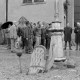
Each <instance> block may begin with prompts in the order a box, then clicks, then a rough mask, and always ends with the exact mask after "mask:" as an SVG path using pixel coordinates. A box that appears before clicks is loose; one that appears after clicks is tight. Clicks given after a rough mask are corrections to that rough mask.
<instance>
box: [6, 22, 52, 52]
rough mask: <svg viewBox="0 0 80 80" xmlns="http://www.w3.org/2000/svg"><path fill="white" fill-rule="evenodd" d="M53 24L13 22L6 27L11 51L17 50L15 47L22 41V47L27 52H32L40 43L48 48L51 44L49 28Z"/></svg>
mask: <svg viewBox="0 0 80 80" xmlns="http://www.w3.org/2000/svg"><path fill="white" fill-rule="evenodd" d="M50 27H51V24H48V23H46V22H40V21H39V22H37V23H32V22H29V21H23V22H20V21H19V22H18V24H16V22H13V25H12V26H11V25H9V27H8V28H7V29H6V32H7V33H6V34H7V35H8V36H7V44H8V48H9V49H11V52H14V51H15V47H16V45H17V41H18V43H20V47H21V48H22V49H24V50H25V52H26V53H31V51H32V50H33V48H34V47H35V46H38V45H43V46H45V47H46V49H49V46H50V34H49V33H48V29H49V28H50Z"/></svg>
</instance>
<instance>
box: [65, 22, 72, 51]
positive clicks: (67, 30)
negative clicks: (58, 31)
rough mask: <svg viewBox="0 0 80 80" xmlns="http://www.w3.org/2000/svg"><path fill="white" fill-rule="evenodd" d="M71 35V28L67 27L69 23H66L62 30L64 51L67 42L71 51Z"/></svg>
mask: <svg viewBox="0 0 80 80" xmlns="http://www.w3.org/2000/svg"><path fill="white" fill-rule="evenodd" d="M71 34H72V28H71V27H70V26H69V23H67V26H66V27H65V28H64V41H65V48H64V49H65V50H66V47H67V42H68V43H69V49H70V50H72V49H71Z"/></svg>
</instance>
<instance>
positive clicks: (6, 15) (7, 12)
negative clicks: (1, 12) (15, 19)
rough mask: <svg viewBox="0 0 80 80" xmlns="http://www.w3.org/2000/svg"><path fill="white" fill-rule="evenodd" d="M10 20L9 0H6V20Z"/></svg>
mask: <svg viewBox="0 0 80 80" xmlns="http://www.w3.org/2000/svg"><path fill="white" fill-rule="evenodd" d="M7 21H8V0H6V22H7Z"/></svg>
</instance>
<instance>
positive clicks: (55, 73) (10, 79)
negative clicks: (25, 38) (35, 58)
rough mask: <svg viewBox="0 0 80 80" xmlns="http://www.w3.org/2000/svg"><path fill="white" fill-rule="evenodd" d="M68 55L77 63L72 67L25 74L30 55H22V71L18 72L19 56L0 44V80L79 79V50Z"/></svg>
mask: <svg viewBox="0 0 80 80" xmlns="http://www.w3.org/2000/svg"><path fill="white" fill-rule="evenodd" d="M70 55H71V58H72V59H74V60H75V61H76V63H77V66H76V68H74V69H53V70H51V71H49V72H48V73H42V74H36V75H26V73H27V68H28V67H29V64H30V57H31V55H30V54H23V55H22V57H21V66H22V73H20V69H19V58H18V57H17V56H16V54H15V53H10V51H8V50H7V49H6V48H5V47H4V46H0V80H80V55H79V52H77V54H75V51H71V52H70Z"/></svg>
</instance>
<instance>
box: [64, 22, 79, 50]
mask: <svg viewBox="0 0 80 80" xmlns="http://www.w3.org/2000/svg"><path fill="white" fill-rule="evenodd" d="M73 32H74V33H75V43H76V50H80V23H79V22H77V24H76V25H74V31H73ZM64 41H65V48H64V50H66V47H67V42H68V43H69V49H70V50H72V48H71V46H72V43H71V42H72V28H71V27H70V25H69V23H68V24H67V26H66V27H65V28H64Z"/></svg>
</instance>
